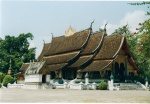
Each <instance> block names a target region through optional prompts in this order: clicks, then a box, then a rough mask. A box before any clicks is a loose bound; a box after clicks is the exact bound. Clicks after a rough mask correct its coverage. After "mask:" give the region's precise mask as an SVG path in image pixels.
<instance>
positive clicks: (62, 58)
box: [44, 51, 80, 64]
mask: <svg viewBox="0 0 150 104" xmlns="http://www.w3.org/2000/svg"><path fill="white" fill-rule="evenodd" d="M79 53H80V51H75V52H70V53H64V54H58V55H52V56H48V57H44V60H46V64H59V63H67V62H69V61H70V60H72V59H73V58H74V57H76V56H77V55H78V54H79Z"/></svg>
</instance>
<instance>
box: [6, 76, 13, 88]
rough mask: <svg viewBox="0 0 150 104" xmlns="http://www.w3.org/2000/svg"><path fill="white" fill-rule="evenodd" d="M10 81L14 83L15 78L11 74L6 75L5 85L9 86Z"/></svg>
mask: <svg viewBox="0 0 150 104" xmlns="http://www.w3.org/2000/svg"><path fill="white" fill-rule="evenodd" d="M8 83H11V84H13V83H14V78H13V77H12V76H10V75H6V76H5V77H4V79H3V86H5V87H7V84H8Z"/></svg>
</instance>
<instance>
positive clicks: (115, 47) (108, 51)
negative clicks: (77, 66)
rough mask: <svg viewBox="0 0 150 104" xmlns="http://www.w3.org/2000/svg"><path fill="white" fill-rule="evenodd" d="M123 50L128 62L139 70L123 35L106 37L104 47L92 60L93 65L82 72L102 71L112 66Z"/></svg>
mask: <svg viewBox="0 0 150 104" xmlns="http://www.w3.org/2000/svg"><path fill="white" fill-rule="evenodd" d="M121 49H123V51H124V53H125V55H127V56H129V57H128V62H129V63H130V64H131V65H132V67H133V68H134V69H135V70H137V71H138V70H139V69H138V68H137V67H136V65H135V63H134V61H133V59H132V57H131V54H130V51H129V49H128V46H127V43H126V38H125V37H124V36H122V35H116V36H106V37H105V38H104V41H103V44H102V47H101V48H100V50H99V52H98V53H97V55H96V56H95V57H94V59H93V60H92V62H91V64H90V65H89V66H87V67H86V68H84V69H83V70H82V71H81V72H89V71H100V70H102V69H104V68H106V67H107V66H108V65H110V64H111V63H112V62H113V60H115V58H116V56H117V54H118V52H119V51H120V50H121Z"/></svg>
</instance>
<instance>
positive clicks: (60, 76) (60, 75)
mask: <svg viewBox="0 0 150 104" xmlns="http://www.w3.org/2000/svg"><path fill="white" fill-rule="evenodd" d="M59 78H62V70H60V71H59Z"/></svg>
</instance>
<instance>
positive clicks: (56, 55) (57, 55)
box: [18, 26, 139, 84]
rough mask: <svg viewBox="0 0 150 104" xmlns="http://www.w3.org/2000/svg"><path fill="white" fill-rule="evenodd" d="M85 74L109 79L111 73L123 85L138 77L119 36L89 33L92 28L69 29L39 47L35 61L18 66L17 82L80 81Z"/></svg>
mask: <svg viewBox="0 0 150 104" xmlns="http://www.w3.org/2000/svg"><path fill="white" fill-rule="evenodd" d="M86 73H88V74H89V78H90V79H97V80H100V79H107V80H109V79H110V75H111V74H113V75H114V80H116V81H120V82H124V81H125V80H126V79H129V78H130V77H133V76H136V75H138V73H139V69H138V68H137V66H136V65H135V62H134V60H133V57H132V54H131V52H130V50H129V48H128V44H127V40H126V38H125V37H124V36H123V35H110V36H107V35H106V33H105V32H96V33H93V32H92V27H90V28H88V29H85V30H82V31H78V32H76V31H75V29H73V28H72V27H71V26H70V27H69V29H68V30H67V31H66V32H65V35H64V36H59V37H52V41H51V43H46V44H45V43H44V44H43V49H42V52H41V54H40V55H39V57H38V58H37V62H30V63H24V64H23V65H22V67H21V73H20V74H18V80H24V83H25V84H30V83H32V82H36V83H38V84H41V83H49V81H50V79H62V78H63V79H65V80H73V79H75V78H77V79H83V78H84V76H85V74H86ZM23 76H24V77H23Z"/></svg>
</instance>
